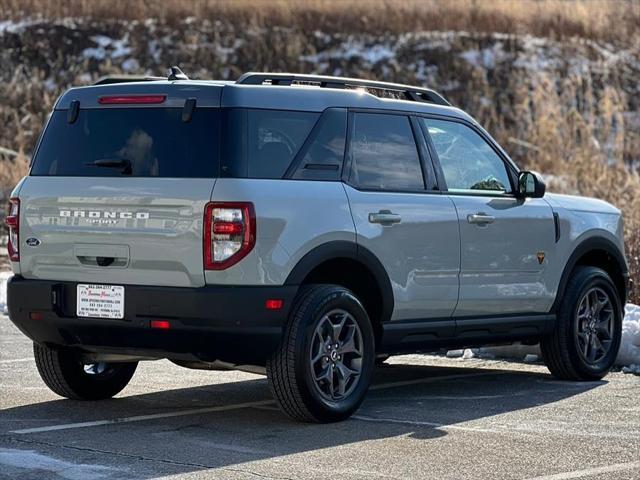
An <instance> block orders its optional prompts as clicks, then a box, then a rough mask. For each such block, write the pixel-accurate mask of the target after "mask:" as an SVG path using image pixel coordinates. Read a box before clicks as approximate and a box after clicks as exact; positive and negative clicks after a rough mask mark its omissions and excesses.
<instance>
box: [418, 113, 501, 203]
mask: <svg viewBox="0 0 640 480" xmlns="http://www.w3.org/2000/svg"><path fill="white" fill-rule="evenodd" d="M421 121H423V122H425V124H426V126H427V128H428V130H429V135H430V136H431V139H432V140H433V143H434V145H435V147H436V152H437V153H438V157H439V159H440V165H441V166H442V171H443V172H444V178H445V180H446V182H447V187H448V188H449V190H451V191H454V192H455V191H461V192H465V191H466V192H468V191H472V192H478V191H490V192H492V193H496V192H500V193H508V192H511V184H510V181H509V175H508V174H507V169H506V166H505V164H504V162H503V161H502V159H501V158H500V157H499V156H498V154H497V153H496V152H495V151H494V150H493V149H492V148H491V146H490V145H489V144H488V143H487V142H486V141H485V140H484V139H483V138H482V137H481V136H480V135H479V134H477V133H476V132H475V131H473V130H472V129H471V128H469V127H467V126H466V125H463V124H461V123H457V122H448V121H445V120H433V119H430V118H422V119H421Z"/></svg>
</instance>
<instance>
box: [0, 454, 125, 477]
mask: <svg viewBox="0 0 640 480" xmlns="http://www.w3.org/2000/svg"><path fill="white" fill-rule="evenodd" d="M0 465H4V466H5V467H9V468H11V467H12V468H13V469H29V470H30V471H34V470H41V471H44V472H51V473H53V474H55V476H56V477H57V478H64V479H68V480H98V479H101V478H107V477H111V476H112V475H113V474H114V473H117V472H121V473H122V470H120V469H116V468H111V467H104V466H101V465H86V464H75V463H69V462H65V461H63V460H58V459H56V458H52V457H48V456H46V455H43V454H41V453H38V452H35V451H33V450H16V449H11V448H0Z"/></svg>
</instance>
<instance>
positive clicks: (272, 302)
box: [264, 298, 284, 310]
mask: <svg viewBox="0 0 640 480" xmlns="http://www.w3.org/2000/svg"><path fill="white" fill-rule="evenodd" d="M283 305H284V301H283V300H281V299H279V298H270V299H269V300H267V301H266V302H264V306H265V307H266V309H267V310H280V309H281V308H282V306H283Z"/></svg>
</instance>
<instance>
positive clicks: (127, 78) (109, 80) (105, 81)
mask: <svg viewBox="0 0 640 480" xmlns="http://www.w3.org/2000/svg"><path fill="white" fill-rule="evenodd" d="M166 79H167V78H166V77H150V76H139V75H117V76H113V77H102V78H99V79H98V80H97V81H96V82H95V83H94V85H111V84H113V83H128V82H153V81H156V80H166Z"/></svg>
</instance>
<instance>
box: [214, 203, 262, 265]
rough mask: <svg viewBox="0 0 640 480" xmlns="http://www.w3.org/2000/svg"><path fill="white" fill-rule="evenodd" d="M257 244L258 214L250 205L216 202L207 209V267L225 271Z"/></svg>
mask: <svg viewBox="0 0 640 480" xmlns="http://www.w3.org/2000/svg"><path fill="white" fill-rule="evenodd" d="M255 243H256V215H255V210H254V208H253V204H252V203H250V202H213V203H208V204H207V205H206V206H205V209H204V268H205V269H206V270H224V269H225V268H229V267H230V266H232V265H235V264H236V263H238V262H239V261H240V260H242V259H243V258H244V257H245V256H246V255H247V254H248V253H249V252H250V251H251V250H252V249H253V246H254V245H255Z"/></svg>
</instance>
